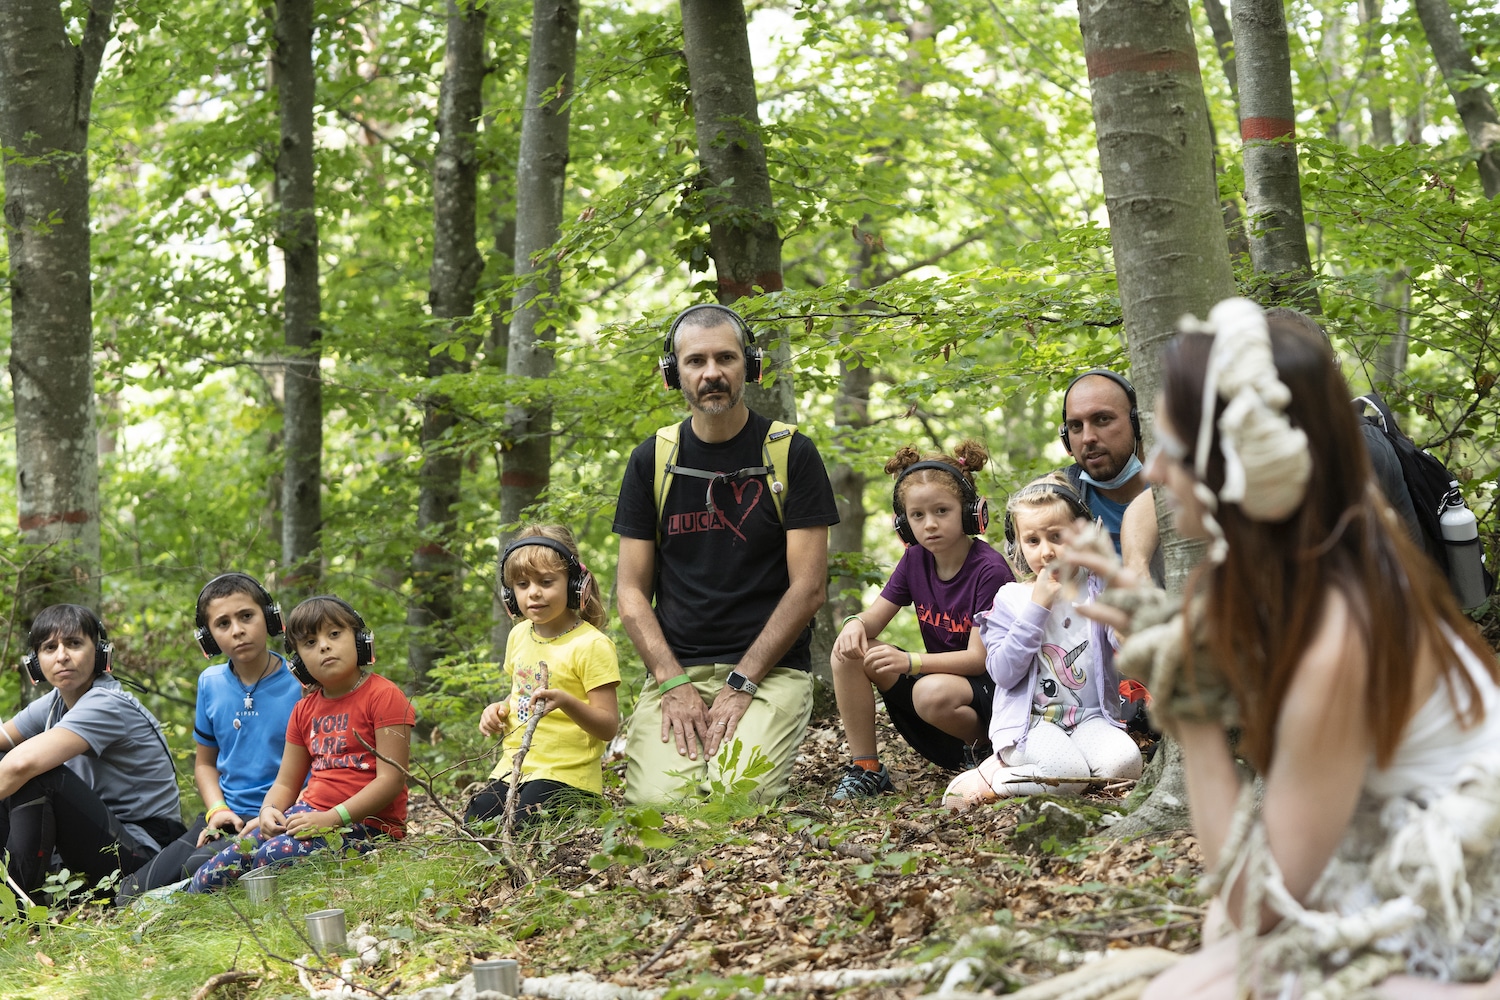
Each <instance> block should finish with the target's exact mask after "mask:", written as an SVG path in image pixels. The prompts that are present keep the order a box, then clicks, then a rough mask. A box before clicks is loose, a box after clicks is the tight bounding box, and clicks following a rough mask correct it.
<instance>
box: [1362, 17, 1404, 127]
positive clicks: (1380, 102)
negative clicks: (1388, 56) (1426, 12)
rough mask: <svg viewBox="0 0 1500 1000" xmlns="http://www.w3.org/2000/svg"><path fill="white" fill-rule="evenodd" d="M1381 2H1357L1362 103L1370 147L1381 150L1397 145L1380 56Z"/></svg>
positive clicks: (1383, 61)
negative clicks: (1361, 47)
mask: <svg viewBox="0 0 1500 1000" xmlns="http://www.w3.org/2000/svg"><path fill="white" fill-rule="evenodd" d="M1381 5H1382V0H1359V33H1360V40H1361V42H1362V44H1363V45H1364V52H1365V56H1364V59H1362V60H1361V62H1362V63H1363V64H1364V65H1365V73H1364V76H1365V80H1366V86H1365V88H1364V89H1365V102H1366V104H1367V105H1368V107H1369V109H1370V145H1372V146H1376V147H1378V148H1380V149H1384V148H1385V147H1386V146H1394V145H1395V144H1396V128H1395V125H1394V124H1393V123H1392V120H1391V99H1390V95H1389V94H1388V93H1387V91H1386V82H1385V70H1384V66H1385V57H1384V55H1383V54H1382V53H1381V49H1380V45H1381V37H1380V36H1381V21H1380V12H1381Z"/></svg>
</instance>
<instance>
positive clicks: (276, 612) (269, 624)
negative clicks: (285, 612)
mask: <svg viewBox="0 0 1500 1000" xmlns="http://www.w3.org/2000/svg"><path fill="white" fill-rule="evenodd" d="M261 611H263V612H265V615H266V635H267V636H268V637H269V636H275V635H285V634H286V622H285V620H283V619H282V617H281V605H279V604H277V603H276V602H274V601H272V602H271V603H270V604H266V605H263V606H262V607H261Z"/></svg>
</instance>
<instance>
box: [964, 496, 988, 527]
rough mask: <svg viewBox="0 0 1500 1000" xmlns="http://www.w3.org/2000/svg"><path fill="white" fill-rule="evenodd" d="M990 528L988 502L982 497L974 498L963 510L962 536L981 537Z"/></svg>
mask: <svg viewBox="0 0 1500 1000" xmlns="http://www.w3.org/2000/svg"><path fill="white" fill-rule="evenodd" d="M989 527H990V502H989V501H988V500H986V499H985V498H984V497H975V498H974V502H973V503H972V504H970V505H969V506H968V507H966V508H965V509H964V525H963V529H964V534H966V535H982V534H984V533H985V532H986V531H988V530H989Z"/></svg>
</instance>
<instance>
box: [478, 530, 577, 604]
mask: <svg viewBox="0 0 1500 1000" xmlns="http://www.w3.org/2000/svg"><path fill="white" fill-rule="evenodd" d="M527 545H540V546H542V547H543V548H547V549H551V550H552V551H553V552H556V553H557V554H558V555H560V556H562V558H563V563H564V564H565V565H566V566H567V567H568V610H569V611H577V610H578V609H579V608H581V607H582V606H583V588H584V587H586V586H588V582H589V580H591V579H593V577H592V575H591V574H590V573H589V571H588V570H586V569H584V568H583V563H581V562H579V561H578V557H577V556H575V555H574V554H573V551H572V550H571V549H569V548H568V547H567V546H566V545H564V544H563V543H562V542H559V541H557V540H556V539H555V538H548V537H547V536H545V535H527V536H526V537H525V538H517V539H516V540H515V541H513V542H511V543H510V544H509V545H507V546H506V547H505V552H504V553H503V554H502V555H501V556H500V600H501V601H503V602H505V610H506V611H509V612H510V616H511V617H512V618H520V617H521V602H520V601H518V600H516V592H515V591H514V590H513V589H511V587H510V586H509V585H508V584H507V583H506V582H505V564H506V562H508V561H509V560H510V554H511V553H512V552H514V551H516V549H519V548H524V547H525V546H527Z"/></svg>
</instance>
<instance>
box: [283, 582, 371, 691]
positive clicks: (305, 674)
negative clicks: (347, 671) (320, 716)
mask: <svg viewBox="0 0 1500 1000" xmlns="http://www.w3.org/2000/svg"><path fill="white" fill-rule="evenodd" d="M321 599H322V600H325V601H332V602H333V603H334V604H337V605H338V606H339V607H341V608H343V609H344V611H345V612H346V613H347V614H348V615H349V617H350V618H353V619H354V665H355V666H357V667H368V666H369V665H370V664H372V663H374V662H375V633H374V632H371V631H370V628H369V626H367V625H366V624H365V619H364V616H363V615H361V614H360V613H359V612H358V611H355V610H354V605H352V604H350V603H349V602H348V601H346V600H344V599H343V598H342V597H334V596H333V595H332V594H323V595H321ZM286 651H287V652H288V653H290V654H291V655H292V658H291V659H290V660H287V661H286V665H287V669H288V670H290V671H291V672H292V676H293V677H295V678H297V680H299V681H301V682H302V683H303V684H304V685H307V684H317V683H318V681H317V678H315V677H314V676H313V675H312V671H310V670H308V669H307V664H305V663H303V662H302V654H301V653H299V652H297V644H296V642H294V641H293V640H292V637H291V636H290V635H288V636H287V637H286Z"/></svg>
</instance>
